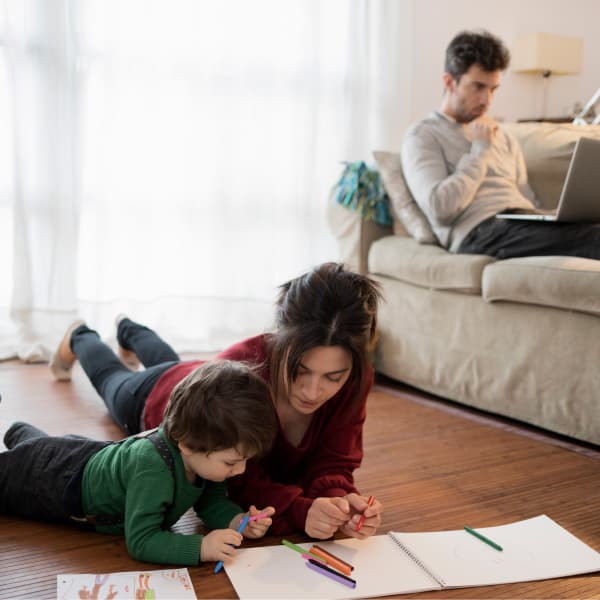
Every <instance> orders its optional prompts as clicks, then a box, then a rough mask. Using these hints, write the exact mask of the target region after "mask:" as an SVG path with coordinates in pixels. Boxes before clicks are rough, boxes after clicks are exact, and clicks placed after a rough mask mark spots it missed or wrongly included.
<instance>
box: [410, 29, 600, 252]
mask: <svg viewBox="0 0 600 600" xmlns="http://www.w3.org/2000/svg"><path fill="white" fill-rule="evenodd" d="M509 60H510V55H509V52H508V50H507V49H506V47H505V46H504V44H503V43H502V42H501V41H500V40H499V39H498V38H496V37H494V36H493V35H491V34H490V33H488V32H485V31H483V32H470V31H464V32H461V33H459V34H458V35H456V36H455V37H454V39H453V40H452V41H451V42H450V44H449V46H448V48H447V49H446V64H445V73H444V75H443V83H444V96H443V99H442V104H441V106H440V109H439V110H438V111H434V112H433V113H431V114H430V115H429V116H428V117H427V118H425V119H423V120H422V121H420V122H419V123H416V124H415V125H413V126H412V127H411V128H410V129H409V130H408V132H407V134H406V137H405V139H404V142H403V145H402V166H403V170H404V175H405V177H406V181H407V183H408V187H409V188H410V190H411V192H412V194H413V196H414V198H415V200H416V202H417V204H418V205H419V206H420V208H421V210H422V211H423V212H424V213H425V216H426V217H427V219H428V220H429V222H430V224H431V226H432V228H433V230H434V232H435V234H436V236H437V238H438V240H439V242H440V244H441V245H442V246H443V247H445V248H447V249H448V250H450V251H451V252H458V253H470V254H488V255H491V256H496V257H497V258H510V257H515V256H531V255H544V254H545V255H552V254H556V255H570V256H582V257H587V258H599V259H600V225H597V224H583V223H539V222H527V221H509V220H503V219H496V218H495V215H496V214H498V213H499V212H503V211H504V210H506V209H531V208H534V205H537V204H538V202H537V199H536V198H535V195H534V193H533V191H532V190H531V188H530V187H529V185H528V184H527V171H526V168H525V161H524V159H523V154H522V152H521V149H520V147H519V144H518V142H517V141H516V139H515V138H514V137H513V136H512V135H510V134H509V133H508V132H507V131H505V130H504V129H503V128H502V127H501V126H500V125H499V124H498V123H496V122H495V121H494V120H493V119H492V118H490V117H489V116H487V114H486V113H487V111H488V109H489V107H490V104H491V101H492V98H493V96H494V93H495V92H496V90H497V89H498V87H499V86H500V79H501V75H502V72H503V71H504V70H505V69H506V68H507V67H508V63H509Z"/></svg>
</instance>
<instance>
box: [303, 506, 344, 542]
mask: <svg viewBox="0 0 600 600" xmlns="http://www.w3.org/2000/svg"><path fill="white" fill-rule="evenodd" d="M346 498H347V497H346ZM346 498H340V497H334V498H315V500H314V501H313V503H312V505H311V507H310V508H309V509H308V513H307V515H306V523H305V525H304V530H305V531H306V533H307V535H309V536H310V537H314V538H318V539H320V540H325V539H327V538H330V537H331V536H332V535H333V534H334V533H335V532H336V531H337V530H338V529H339V528H340V527H341V526H342V525H344V524H345V523H347V522H348V520H349V519H350V517H351V516H352V515H351V512H350V503H349V502H348V500H347V499H346Z"/></svg>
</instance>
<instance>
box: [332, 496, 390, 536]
mask: <svg viewBox="0 0 600 600" xmlns="http://www.w3.org/2000/svg"><path fill="white" fill-rule="evenodd" d="M346 500H347V501H348V504H349V505H350V510H351V513H352V516H351V518H350V519H349V520H348V522H347V523H345V524H344V525H343V526H342V527H341V531H342V532H343V533H345V534H346V535H348V536H350V537H355V538H358V539H364V538H368V537H369V536H371V535H373V534H374V533H375V532H376V531H377V529H378V527H379V526H380V525H381V513H382V512H383V506H382V504H381V502H379V501H378V500H375V501H374V502H373V504H372V505H371V506H368V504H367V498H365V497H364V496H360V495H359V494H355V493H352V494H348V495H347V496H346ZM363 514H364V515H365V520H364V522H363V524H362V527H361V528H360V531H357V530H356V527H357V526H358V522H359V521H360V518H361V516H362V515H363Z"/></svg>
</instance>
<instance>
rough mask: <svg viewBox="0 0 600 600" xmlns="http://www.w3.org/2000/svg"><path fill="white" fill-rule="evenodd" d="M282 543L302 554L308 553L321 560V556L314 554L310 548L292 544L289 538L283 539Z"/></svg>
mask: <svg viewBox="0 0 600 600" xmlns="http://www.w3.org/2000/svg"><path fill="white" fill-rule="evenodd" d="M281 543H282V544H283V545H284V546H287V547H288V548H289V549H290V550H295V551H296V552H300V554H303V555H304V554H308V555H310V556H311V558H316V559H317V560H321V558H320V557H319V556H317V555H316V554H313V553H312V552H311V551H310V550H305V549H304V548H302V546H296V544H292V542H290V541H289V540H281Z"/></svg>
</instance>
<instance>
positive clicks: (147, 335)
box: [71, 318, 180, 435]
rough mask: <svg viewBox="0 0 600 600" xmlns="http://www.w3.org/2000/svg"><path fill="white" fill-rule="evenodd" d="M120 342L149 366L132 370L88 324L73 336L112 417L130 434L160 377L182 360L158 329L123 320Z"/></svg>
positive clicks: (139, 427)
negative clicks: (139, 369)
mask: <svg viewBox="0 0 600 600" xmlns="http://www.w3.org/2000/svg"><path fill="white" fill-rule="evenodd" d="M117 341H118V342H119V345H120V346H121V347H122V348H124V349H126V350H132V351H133V352H135V354H136V356H137V357H138V358H139V360H140V362H141V363H142V365H144V367H145V369H144V370H143V371H131V370H130V369H128V368H127V367H126V366H125V365H124V364H123V363H122V362H121V360H120V359H119V357H118V356H117V355H116V354H115V353H114V352H113V351H112V350H111V348H109V347H108V346H107V345H106V344H105V343H104V342H103V341H102V340H101V339H100V336H99V335H98V334H97V333H96V332H95V331H94V330H93V329H90V328H89V327H88V326H87V325H80V326H79V327H77V329H75V330H74V331H73V333H72V335H71V350H72V351H73V353H74V354H75V355H76V356H77V358H78V360H79V362H80V363H81V366H82V368H83V370H84V371H85V373H86V375H87V376H88V377H89V379H90V381H91V383H92V385H93V386H94V388H95V389H96V391H97V392H98V393H99V394H100V396H101V398H102V400H104V403H105V404H106V407H107V408H108V411H109V413H110V415H111V416H112V418H113V419H114V420H115V421H116V422H117V423H118V424H119V425H120V426H121V427H122V428H123V429H124V430H125V431H126V432H127V433H128V434H130V435H131V434H134V433H139V432H140V431H141V430H142V428H143V424H142V415H143V412H144V406H145V404H146V399H147V398H148V395H149V394H150V392H151V391H152V388H153V387H154V385H155V384H156V382H157V381H158V379H159V377H160V376H161V375H162V374H163V373H164V372H165V371H167V370H168V369H170V368H171V367H172V366H173V365H176V364H177V363H178V362H180V358H179V356H178V354H177V353H176V352H175V350H173V348H171V346H169V344H167V343H166V342H165V341H163V340H162V339H161V338H160V337H159V336H158V335H157V334H156V333H155V332H154V331H152V330H151V329H148V328H147V327H144V326H143V325H139V324H138V323H135V322H134V321H132V320H131V319H127V318H125V319H122V320H121V321H120V322H119V326H118V328H117Z"/></svg>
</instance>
